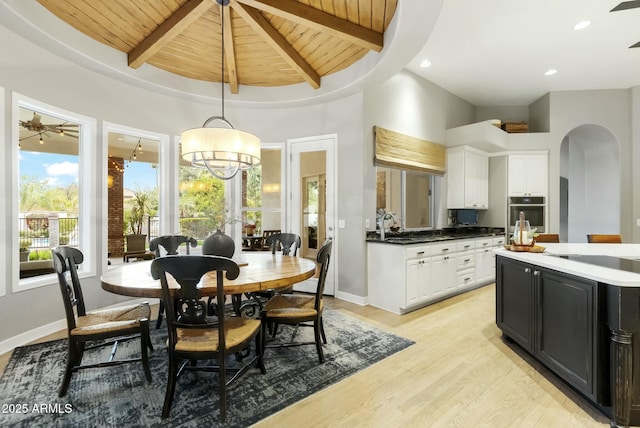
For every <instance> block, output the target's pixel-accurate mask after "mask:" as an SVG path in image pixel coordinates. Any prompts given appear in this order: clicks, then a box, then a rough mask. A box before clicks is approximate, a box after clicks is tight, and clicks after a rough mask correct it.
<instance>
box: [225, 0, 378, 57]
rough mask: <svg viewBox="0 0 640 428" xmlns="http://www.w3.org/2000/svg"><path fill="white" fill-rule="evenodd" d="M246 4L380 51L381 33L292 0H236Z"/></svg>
mask: <svg viewBox="0 0 640 428" xmlns="http://www.w3.org/2000/svg"><path fill="white" fill-rule="evenodd" d="M236 2H238V3H244V4H245V5H247V6H251V7H254V8H256V9H258V10H261V11H264V12H267V13H270V14H272V15H276V16H279V17H282V18H285V19H287V20H289V21H291V22H295V23H298V24H300V25H304V26H306V27H309V28H313V29H316V30H319V31H328V32H330V33H332V34H333V35H335V36H336V37H339V38H341V39H343V40H346V41H348V42H350V43H353V44H356V45H358V46H362V47H364V48H366V49H369V50H373V51H376V52H380V51H381V50H382V47H383V33H380V32H377V31H374V30H371V29H369V28H365V27H361V26H359V25H357V24H354V23H352V22H349V21H347V20H344V19H340V18H337V17H335V16H333V15H330V14H328V13H326V12H323V11H321V10H318V9H316V8H313V7H311V6H307V5H305V4H303V3H299V2H297V1H294V0H236Z"/></svg>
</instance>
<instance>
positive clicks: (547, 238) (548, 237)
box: [535, 233, 560, 243]
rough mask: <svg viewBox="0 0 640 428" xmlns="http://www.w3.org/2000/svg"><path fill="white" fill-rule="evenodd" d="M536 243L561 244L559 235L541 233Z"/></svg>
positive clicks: (536, 238)
mask: <svg viewBox="0 0 640 428" xmlns="http://www.w3.org/2000/svg"><path fill="white" fill-rule="evenodd" d="M535 240H536V242H555V243H559V242H560V235H558V234H557V233H541V234H539V235H538V236H536V237H535Z"/></svg>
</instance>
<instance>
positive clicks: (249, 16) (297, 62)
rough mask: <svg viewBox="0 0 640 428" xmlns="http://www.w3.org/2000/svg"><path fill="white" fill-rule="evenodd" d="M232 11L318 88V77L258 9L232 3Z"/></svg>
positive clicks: (308, 81)
mask: <svg viewBox="0 0 640 428" xmlns="http://www.w3.org/2000/svg"><path fill="white" fill-rule="evenodd" d="M231 7H233V10H235V11H236V13H238V15H240V16H241V17H242V18H243V19H244V20H245V21H246V22H247V24H249V25H250V26H251V28H253V30H254V31H255V32H256V33H258V34H259V35H260V36H261V37H262V38H263V39H264V40H265V41H266V42H267V43H268V44H269V46H271V47H272V48H273V49H275V51H276V52H278V54H279V55H280V56H282V58H283V59H284V60H285V61H286V62H287V63H288V64H289V65H290V66H291V67H292V68H293V69H294V70H296V72H297V73H299V74H300V75H301V76H302V77H303V78H304V80H306V81H307V83H309V85H311V86H312V87H313V88H314V89H318V88H319V87H320V75H319V74H318V73H317V72H316V71H315V70H314V69H313V68H312V67H311V65H309V63H307V61H305V59H304V58H303V57H302V56H301V55H300V54H299V53H298V52H297V51H296V50H295V49H294V48H293V47H292V46H291V45H290V44H289V42H287V40H286V39H285V38H284V37H283V36H282V35H281V34H280V33H279V32H278V31H277V30H276V29H275V28H273V26H272V25H271V23H270V22H269V21H268V20H267V19H266V18H265V17H264V16H262V14H261V13H260V11H259V10H258V9H255V8H253V7H250V6H246V5H243V4H240V2H234V3H232V4H231Z"/></svg>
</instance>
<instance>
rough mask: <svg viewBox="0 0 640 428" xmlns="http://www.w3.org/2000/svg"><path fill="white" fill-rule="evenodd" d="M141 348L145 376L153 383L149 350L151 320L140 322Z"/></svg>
mask: <svg viewBox="0 0 640 428" xmlns="http://www.w3.org/2000/svg"><path fill="white" fill-rule="evenodd" d="M140 330H141V331H140V347H141V348H142V367H143V368H144V374H145V376H146V378H147V382H149V383H151V370H150V369H149V354H148V351H147V348H148V347H149V343H148V342H150V338H149V320H148V319H146V318H145V319H141V320H140Z"/></svg>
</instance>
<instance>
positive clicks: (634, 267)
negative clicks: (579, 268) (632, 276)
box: [558, 255, 640, 273]
mask: <svg viewBox="0 0 640 428" xmlns="http://www.w3.org/2000/svg"><path fill="white" fill-rule="evenodd" d="M558 257H562V258H563V259H568V260H575V261H577V262H583V263H589V264H592V265H598V266H603V267H608V268H612V269H618V270H624V271H627V272H634V273H640V260H630V259H621V258H619V257H611V256H586V255H583V256H580V255H571V256H558Z"/></svg>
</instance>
